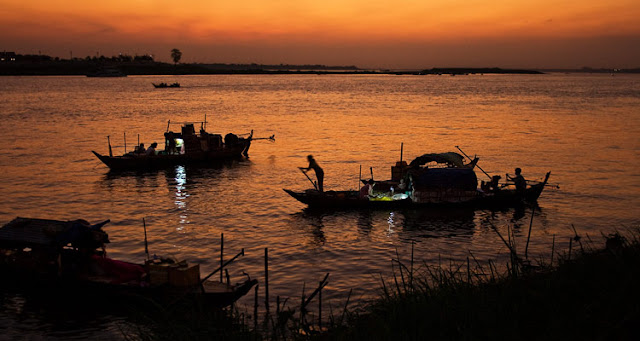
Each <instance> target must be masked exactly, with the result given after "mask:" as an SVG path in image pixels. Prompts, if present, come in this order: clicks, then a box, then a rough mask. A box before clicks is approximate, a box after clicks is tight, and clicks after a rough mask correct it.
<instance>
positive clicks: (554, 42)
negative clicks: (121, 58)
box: [0, 0, 640, 67]
mask: <svg viewBox="0 0 640 341" xmlns="http://www.w3.org/2000/svg"><path fill="white" fill-rule="evenodd" d="M0 8H1V9H0V23H1V24H0V28H1V29H2V33H0V45H1V46H2V47H1V48H2V49H3V50H7V51H13V50H15V51H17V52H22V53H34V51H35V52H37V51H41V52H42V53H47V54H51V55H59V56H62V57H67V56H68V55H69V53H70V51H73V54H74V55H76V56H84V55H94V54H95V53H96V52H100V53H101V54H106V55H110V54H117V53H119V52H124V53H129V54H144V53H152V54H156V55H158V59H159V60H169V54H168V51H169V49H171V48H174V47H178V48H180V49H181V50H182V51H183V52H184V60H183V61H185V62H221V63H242V62H258V63H322V64H336V63H337V64H345V65H346V64H349V65H358V66H391V67H431V66H435V65H440V66H443V65H447V64H448V66H455V65H469V66H491V65H493V66H496V65H504V66H523V67H544V66H546V67H564V66H573V67H579V66H584V65H586V64H591V63H602V64H607V65H595V64H594V66H609V65H619V66H620V67H637V66H638V65H634V63H635V62H634V61H637V60H640V47H638V46H639V45H640V44H639V42H640V20H638V19H637V18H638V17H640V4H639V3H638V2H637V1H629V0H620V1H614V2H608V3H603V2H602V1H596V0H585V1H548V0H542V1H525V2H518V3H514V2H512V1H504V0H498V1H493V2H490V3H488V2H485V1H443V0H441V1H429V2H425V1H414V0H405V1H399V2H393V3H392V2H389V1H363V0H350V1H335V0H327V1H323V2H315V1H307V0H305V1H291V0H288V1H287V0H280V1H269V2H264V1H257V0H244V1H234V2H226V1H225V2H222V1H199V0H187V1H183V2H180V3H176V2H174V1H167V0H139V1H122V0H114V1H109V2H103V3H94V2H79V1H72V0H63V1H56V2H50V1H41V0H31V1H27V2H26V3H18V2H10V1H5V0H2V1H0ZM523 43H524V44H523ZM534 46H535V49H534ZM534 51H536V52H537V53H536V54H537V55H538V57H537V58H536V59H533V58H532V56H531V54H532V52H534ZM571 51H575V52H573V54H572V52H571ZM578 51H579V53H578ZM394 52H395V53H394ZM585 52H587V53H586V54H585ZM469 55H475V56H476V58H474V59H470V57H469ZM489 55H492V57H491V58H489V57H483V56H489ZM554 56H555V57H554ZM558 56H559V57H558ZM490 62H491V63H492V64H491V65H487V63H490ZM572 63H575V65H572ZM494 64H495V65H494Z"/></svg>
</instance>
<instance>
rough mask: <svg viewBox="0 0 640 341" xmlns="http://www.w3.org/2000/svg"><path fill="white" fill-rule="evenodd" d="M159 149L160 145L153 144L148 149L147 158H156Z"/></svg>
mask: <svg viewBox="0 0 640 341" xmlns="http://www.w3.org/2000/svg"><path fill="white" fill-rule="evenodd" d="M157 147H158V144H157V143H156V142H154V143H152V144H151V145H150V146H149V148H147V151H146V152H145V155H147V156H155V155H156V148H157Z"/></svg>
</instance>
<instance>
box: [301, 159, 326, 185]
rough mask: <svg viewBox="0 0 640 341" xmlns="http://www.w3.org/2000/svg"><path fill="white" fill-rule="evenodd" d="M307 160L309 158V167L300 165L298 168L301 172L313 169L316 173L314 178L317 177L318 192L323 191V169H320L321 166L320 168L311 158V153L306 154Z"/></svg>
mask: <svg viewBox="0 0 640 341" xmlns="http://www.w3.org/2000/svg"><path fill="white" fill-rule="evenodd" d="M307 160H309V167H307V168H303V167H300V170H302V171H303V172H308V171H309V170H311V169H313V171H314V172H315V173H316V178H318V190H319V191H320V192H323V191H324V186H323V182H324V171H323V170H322V168H320V166H319V165H318V163H317V162H316V160H315V159H314V158H313V155H307Z"/></svg>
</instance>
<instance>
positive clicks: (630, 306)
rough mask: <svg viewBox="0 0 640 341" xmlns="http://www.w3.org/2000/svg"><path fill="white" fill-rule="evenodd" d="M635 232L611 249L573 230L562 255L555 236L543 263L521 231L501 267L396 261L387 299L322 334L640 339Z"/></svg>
mask: <svg viewBox="0 0 640 341" xmlns="http://www.w3.org/2000/svg"><path fill="white" fill-rule="evenodd" d="M574 231H575V229H574ZM496 232H497V229H496ZM497 233H498V232H497ZM508 233H510V232H508ZM630 235H631V236H630V237H623V236H622V235H620V234H619V233H615V234H612V235H609V236H606V247H605V248H604V249H603V248H602V247H600V248H598V247H596V246H594V244H593V242H591V241H590V239H589V241H588V242H586V243H583V241H582V239H583V238H582V237H581V236H579V235H578V233H577V232H575V236H574V237H573V238H572V239H571V242H570V246H569V249H567V250H565V251H564V252H562V253H558V252H555V250H554V249H555V243H554V244H553V245H552V246H551V249H552V252H551V254H552V255H554V257H551V256H550V257H549V258H548V259H546V260H545V259H540V260H538V261H537V262H535V263H534V262H532V261H531V260H529V259H527V257H524V256H523V255H521V254H519V253H518V252H517V250H516V249H515V242H514V239H513V235H511V234H510V235H509V237H508V238H503V237H502V236H501V238H503V240H504V241H505V244H506V245H507V246H508V247H509V250H510V253H511V255H510V259H509V261H508V263H507V264H506V266H505V267H503V268H502V269H503V270H501V271H499V270H498V267H497V266H496V265H495V263H493V262H491V261H490V262H487V263H485V264H481V263H480V262H478V261H477V260H476V259H475V257H473V255H472V254H470V256H469V258H468V259H467V261H466V262H463V263H459V264H454V263H450V264H448V265H447V266H443V265H440V266H430V265H427V264H422V265H421V266H420V267H419V268H418V269H417V270H416V271H415V273H413V271H411V268H410V267H407V266H406V265H405V264H402V262H401V261H400V260H399V259H396V260H395V261H394V263H396V264H397V266H396V265H394V270H395V271H394V276H393V279H391V280H386V281H385V280H381V294H380V298H379V299H378V300H377V301H376V302H374V303H373V304H371V305H370V306H368V307H367V308H366V310H365V311H364V312H363V313H358V314H355V313H354V314H351V315H350V316H349V319H348V321H347V324H346V325H343V326H337V327H335V328H333V329H331V330H329V331H328V332H326V333H324V334H323V335H322V336H321V337H320V338H323V339H337V340H431V339H435V340H506V339H508V340H543V339H550V340H556V339H569V340H573V339H587V340H594V339H603V340H611V339H616V340H620V339H636V331H637V330H636V329H637V325H638V322H640V291H639V288H640V287H639V286H640V243H639V241H638V236H639V235H640V233H639V232H638V231H631V233H630ZM552 264H555V265H552Z"/></svg>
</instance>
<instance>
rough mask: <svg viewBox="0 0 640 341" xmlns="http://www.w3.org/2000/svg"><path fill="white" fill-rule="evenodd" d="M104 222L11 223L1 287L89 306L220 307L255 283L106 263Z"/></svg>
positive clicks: (156, 263) (167, 265)
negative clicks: (136, 302)
mask: <svg viewBox="0 0 640 341" xmlns="http://www.w3.org/2000/svg"><path fill="white" fill-rule="evenodd" d="M108 222H109V220H106V221H104V222H102V223H98V224H94V225H91V224H89V223H88V222H87V221H85V220H81V219H79V220H74V221H59V220H48V219H34V218H20V217H18V218H15V219H14V220H12V221H11V222H9V223H7V224H6V225H4V226H2V227H1V228H0V271H1V272H2V274H3V277H4V278H6V279H11V280H10V281H3V282H6V283H4V284H3V286H6V285H8V284H9V283H11V284H14V285H17V286H18V287H17V288H18V289H21V290H28V289H34V290H35V291H38V292H40V291H42V290H46V291H47V292H51V293H52V294H53V295H61V294H62V293H63V292H64V293H65V294H67V295H73V296H74V297H78V296H81V297H86V298H88V299H91V300H97V299H98V298H106V299H109V298H112V297H123V296H124V297H133V296H141V297H143V298H145V299H152V300H153V301H154V302H157V303H160V304H165V303H168V304H174V303H177V302H179V301H183V300H189V302H191V300H197V301H198V302H203V303H206V304H207V305H208V306H209V307H225V306H228V305H231V304H233V303H234V302H235V301H236V300H238V299H239V298H240V297H242V296H243V295H245V294H247V293H248V292H249V290H250V289H251V287H253V286H254V285H255V284H256V283H257V281H256V280H252V279H246V280H244V281H242V282H240V283H237V284H235V285H231V284H230V283H221V282H214V281H209V280H208V277H210V276H211V275H209V276H207V277H205V278H204V279H203V278H201V277H200V267H199V265H198V264H189V263H187V262H185V261H182V262H178V261H175V260H172V259H161V258H156V257H154V258H153V259H147V260H146V261H145V262H144V263H143V264H135V263H130V262H125V261H120V260H115V259H111V258H108V257H107V256H106V248H105V244H106V243H109V237H108V234H107V233H106V232H105V231H104V230H103V229H102V226H104V225H105V224H107V223H108ZM243 251H244V250H243ZM236 257H237V256H236ZM233 259H235V257H234V258H233ZM233 259H232V260H233ZM229 262H231V261H228V262H227V264H228V263H229ZM212 274H213V273H212Z"/></svg>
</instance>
